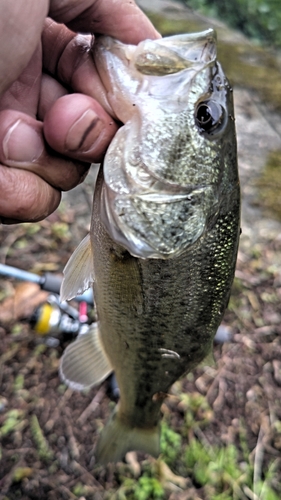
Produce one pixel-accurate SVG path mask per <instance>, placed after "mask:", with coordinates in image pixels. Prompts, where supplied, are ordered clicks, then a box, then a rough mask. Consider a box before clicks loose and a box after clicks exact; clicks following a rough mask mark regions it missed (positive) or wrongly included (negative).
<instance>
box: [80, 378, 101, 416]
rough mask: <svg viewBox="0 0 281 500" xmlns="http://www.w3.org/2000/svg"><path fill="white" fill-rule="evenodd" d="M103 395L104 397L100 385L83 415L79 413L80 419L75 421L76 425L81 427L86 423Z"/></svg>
mask: <svg viewBox="0 0 281 500" xmlns="http://www.w3.org/2000/svg"><path fill="white" fill-rule="evenodd" d="M104 395H105V386H104V385H102V386H101V388H100V389H99V390H98V392H97V394H96V395H95V397H94V399H93V400H92V401H91V403H90V404H89V405H88V406H87V408H86V409H85V410H84V411H83V413H81V415H80V417H79V418H78V420H77V423H78V424H80V425H83V424H84V423H85V422H86V420H87V419H88V418H89V416H90V415H91V413H93V411H95V409H96V408H97V407H98V406H99V404H100V402H101V400H102V398H103V397H104Z"/></svg>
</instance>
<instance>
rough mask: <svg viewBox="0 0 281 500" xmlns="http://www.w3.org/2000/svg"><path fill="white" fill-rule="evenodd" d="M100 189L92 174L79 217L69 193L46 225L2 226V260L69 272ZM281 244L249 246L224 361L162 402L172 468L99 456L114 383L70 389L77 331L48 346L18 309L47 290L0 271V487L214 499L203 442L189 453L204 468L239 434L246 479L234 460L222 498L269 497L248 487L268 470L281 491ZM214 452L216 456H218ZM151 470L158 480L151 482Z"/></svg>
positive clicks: (19, 491) (35, 493)
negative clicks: (68, 355)
mask: <svg viewBox="0 0 281 500" xmlns="http://www.w3.org/2000/svg"><path fill="white" fill-rule="evenodd" d="M90 189H91V187H90V182H89V183H88V184H86V185H85V186H84V188H83V191H82V193H80V195H81V198H80V201H81V203H80V205H78V208H79V207H80V208H79V210H78V212H77V214H78V215H77V217H74V213H73V210H72V208H71V207H69V206H68V202H67V201H66V202H64V204H63V205H62V206H61V208H60V209H59V210H58V211H57V212H56V213H55V214H54V215H52V216H50V217H49V218H48V219H47V220H46V221H44V222H42V223H40V224H35V225H32V224H28V225H19V226H16V227H8V226H7V227H5V226H2V228H1V241H2V242H3V244H2V248H1V260H2V262H3V260H4V258H6V263H7V264H9V265H13V266H18V267H20V268H23V269H28V270H30V271H36V272H38V271H41V272H44V271H46V270H49V271H53V272H56V271H57V272H59V271H61V269H62V267H63V265H64V264H65V262H66V261H67V258H68V256H69V255H70V253H71V251H72V250H73V247H74V246H75V244H76V243H77V242H78V239H79V238H80V237H82V236H83V229H82V225H83V221H86V226H87V217H88V216H86V212H88V211H89V210H88V204H87V203H86V202H85V200H86V199H88V196H89V193H88V191H89V190H90ZM83 196H84V205H83V203H82V201H83ZM85 230H86V228H84V231H85ZM76 240H77V241H76ZM280 250H281V240H280V239H275V240H274V241H271V242H269V243H268V244H267V245H266V246H265V245H262V246H261V245H256V246H255V247H253V248H252V249H251V253H250V254H249V253H248V254H246V253H244V252H243V251H242V250H240V252H239V256H238V262H237V271H236V278H235V282H234V285H233V290H232V296H231V300H230V303H229V308H228V310H227V312H226V314H225V318H224V321H223V325H224V326H225V329H227V328H228V330H227V331H228V333H230V334H231V341H230V342H227V343H224V344H217V345H215V349H214V352H215V359H216V362H217V365H216V367H212V368H206V367H202V368H198V369H197V370H196V371H195V372H194V373H193V374H191V375H189V376H187V377H186V378H185V379H183V380H182V381H180V382H178V383H176V384H175V386H174V387H173V388H172V391H171V395H170V396H169V397H168V398H167V400H166V401H165V402H164V404H163V408H162V411H163V414H164V422H165V426H164V427H163V434H164V441H163V447H164V448H163V449H164V452H163V458H164V460H165V462H166V463H167V464H168V466H169V469H167V470H166V469H165V467H164V466H163V467H164V468H163V467H162V466H161V463H160V462H159V461H158V462H157V461H155V460H153V459H151V458H149V457H144V456H140V455H138V456H135V455H134V454H130V455H129V456H128V457H127V461H128V463H127V465H125V464H118V465H117V466H116V467H115V466H113V465H109V466H108V467H105V468H104V467H103V468H101V467H97V466H95V454H94V449H95V443H96V439H97V436H98V432H99V430H100V429H101V428H102V426H103V425H104V422H105V420H106V419H107V417H108V415H109V414H110V412H111V411H112V408H113V406H114V404H115V402H114V400H113V399H112V397H110V389H109V384H108V382H105V383H104V384H103V385H102V386H101V387H98V388H97V389H92V390H91V391H89V392H87V393H85V394H84V393H83V394H80V393H75V392H73V391H72V390H70V389H68V388H66V387H65V386H64V385H63V384H62V383H61V381H60V379H59V377H58V364H59V358H60V356H61V354H62V352H63V349H64V348H65V346H66V345H67V343H68V342H69V340H67V339H63V338H62V337H60V342H59V344H58V345H54V346H48V341H47V337H43V338H42V337H40V336H39V335H38V334H36V333H35V332H34V330H32V328H31V326H30V325H29V323H28V322H23V321H21V320H20V318H19V317H18V316H19V315H20V316H25V315H27V314H28V313H30V312H31V309H34V308H35V306H36V305H37V303H38V301H39V298H38V297H40V296H39V292H38V290H36V293H35V294H34V290H33V286H34V285H32V286H31V285H29V286H28V287H27V288H26V285H24V286H23V284H20V286H19V284H18V283H16V281H14V280H13V281H11V280H1V296H2V303H1V309H0V318H1V320H2V321H1V324H2V326H1V328H0V336H1V351H0V352H1V358H0V363H1V364H0V366H1V369H0V377H1V399H0V412H1V413H0V433H1V438H2V445H1V446H2V447H1V453H2V460H1V465H0V478H1V479H0V485H1V486H0V488H1V493H0V498H1V499H4V498H8V499H9V500H14V499H17V498H20V499H37V498H41V499H47V500H52V499H55V498H66V499H74V498H80V499H81V498H86V499H95V500H96V499H103V498H105V499H107V498H109V499H111V498H116V499H117V498H140V499H141V498H144V499H146V498H167V499H168V498H169V499H170V500H176V499H178V500H180V499H189V498H190V499H194V498H197V499H209V498H216V497H215V496H214V495H215V493H214V492H215V490H216V488H217V486H216V487H215V486H212V479H210V478H208V476H207V479H208V481H207V483H206V484H205V483H204V481H205V480H204V478H203V479H202V478H200V474H199V477H197V476H196V473H194V467H193V466H192V467H191V466H190V463H191V465H192V461H197V462H198V463H199V464H200V450H197V451H196V450H194V451H193V456H191V457H188V451H187V450H188V449H190V448H192V447H193V446H194V443H197V445H198V446H199V448H200V446H201V448H202V450H203V451H204V457H205V458H204V459H203V463H202V467H203V470H204V467H205V470H208V467H209V464H210V463H211V462H215V461H216V457H218V456H219V454H220V453H221V452H222V450H226V452H227V453H228V451H229V450H231V449H232V448H231V445H232V444H233V445H235V449H236V450H237V457H236V458H235V460H234V463H235V468H236V469H237V470H236V472H235V474H234V476H235V483H236V489H235V488H234V489H233V486H232V487H231V488H232V489H229V488H230V486H229V481H230V480H227V479H225V478H224V479H223V474H222V473H223V470H224V469H225V467H226V465H225V464H224V466H223V468H222V470H221V471H219V472H218V471H217V472H216V474H217V475H215V479H214V480H215V481H216V482H217V481H222V482H223V483H222V487H221V491H220V493H222V492H223V491H225V492H226V493H227V492H228V493H227V494H228V495H229V496H226V497H217V498H229V499H231V498H242V499H243V498H253V499H254V498H262V497H259V496H256V497H255V496H254V493H253V494H252V496H247V494H248V495H249V492H248V490H250V491H253V488H254V479H255V482H256V484H255V487H256V488H260V486H258V485H259V484H260V482H262V484H265V483H264V481H265V480H266V481H267V483H268V484H270V488H271V489H272V491H274V490H276V492H277V494H278V492H279V495H280V494H281V490H280V479H281V475H280V472H278V471H279V470H280V451H281V403H280V401H281V342H280V334H281V327H280V318H281V304H280V298H281V271H280V269H281V268H280V259H281V253H280ZM30 287H31V288H30ZM41 293H42V292H41ZM44 299H45V297H44V296H42V297H40V300H41V301H42V300H44ZM49 343H50V342H49ZM170 431H171V432H170ZM169 432H170V434H169ZM197 452H198V453H199V456H198V457H197V455H196V453H197ZM210 453H211V455H212V453H214V454H215V456H214V457H213V458H212V456H210V457H209V460H208V456H209V455H210ZM245 455H246V456H245ZM196 457H197V458H196ZM206 457H207V462H206V463H205V464H204V460H205V461H206ZM190 461H191V462H190ZM193 465H194V464H193ZM278 466H279V467H278ZM244 468H246V473H245V471H244ZM171 471H172V472H173V474H175V477H174V476H173V475H172V479H171V478H170V474H171ZM237 471H238V472H239V474H237ZM269 473H270V477H268V474H269ZM254 476H255V477H254ZM167 477H168V479H167ZM267 477H268V479H266V478H267ZM141 478H146V479H147V483H149V480H150V483H149V484H148V485H147V484H144V485H142V482H141V481H140V480H141ZM152 478H156V483H155V484H156V486H159V485H160V486H159V488H160V491H159V492H158V493H157V488H156V490H155V488H154V489H151V492H150V493H147V494H146V493H143V492H145V491H146V489H148V488H149V487H150V488H152V487H151V479H152ZM130 481H131V482H130ZM233 481H234V479H233ZM267 483H266V484H267ZM154 486H155V485H154ZM145 488H146V489H145ZM161 488H163V490H161ZM210 488H211V489H210ZM214 488H215V490H214ZM237 488H238V489H237ZM149 491H150V490H149ZM155 491H156V492H155ZM218 491H219V490H218ZM218 491H217V493H216V494H218ZM229 491H231V492H232V493H229ZM233 491H236V493H235V494H236V495H237V496H235V494H234V493H233ZM124 492H125V493H124ZM212 492H213V493H212ZM247 492H248V493H247ZM157 494H159V495H160V496H157ZM58 495H59V496H58ZM122 495H123V496H122ZM141 495H142V496H141ZM145 495H146V496H145ZM161 495H162V496H161ZM195 495H196V496H195ZM212 495H213V496H212ZM233 495H234V496H233ZM243 495H244V496H243ZM268 498H269V497H268ZM276 498H278V496H277V497H276Z"/></svg>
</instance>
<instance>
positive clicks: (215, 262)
mask: <svg viewBox="0 0 281 500" xmlns="http://www.w3.org/2000/svg"><path fill="white" fill-rule="evenodd" d="M229 156H230V157H231V156H232V153H231V152H230V155H229ZM233 160H234V155H233V159H232V158H230V162H231V161H233ZM230 167H231V165H230ZM231 170H232V173H231V175H230V178H231V177H233V178H232V179H231V182H233V191H231V192H230V193H229V196H228V197H227V198H225V199H224V200H222V203H221V206H220V210H219V214H218V216H217V218H216V220H212V221H210V226H209V227H208V229H207V230H206V231H205V232H204V234H203V235H202V236H201V238H200V239H199V240H198V241H197V242H196V243H195V244H194V245H193V246H192V247H191V248H190V249H189V250H187V251H185V252H184V253H183V254H182V255H181V256H180V257H176V258H174V259H169V260H158V259H138V258H135V257H132V256H131V255H130V254H129V252H128V251H126V250H125V249H124V248H123V247H121V246H120V245H117V244H116V243H115V242H114V241H113V240H112V239H111V238H110V237H109V235H108V233H107V231H106V230H105V228H104V226H103V225H102V224H101V222H100V217H99V193H100V190H101V185H102V173H101V175H100V178H99V180H98V183H97V188H96V193H95V202H94V210H93V221H92V232H91V234H92V241H93V246H94V268H95V284H94V294H95V300H96V306H97V311H98V316H99V322H100V329H101V335H102V341H103V345H104V347H105V350H106V352H107V354H108V357H109V359H110V360H111V363H112V366H113V368H114V371H115V374H116V378H117V382H118V385H119V388H120V394H121V399H120V402H119V408H118V415H119V418H120V419H121V421H122V422H123V423H124V424H126V425H127V426H129V427H140V428H151V427H154V426H156V425H157V422H158V421H159V418H160V407H161V404H162V402H163V397H164V396H165V395H166V393H167V392H168V390H169V388H170V387H171V385H172V384H173V383H174V382H175V381H176V380H177V379H178V378H179V377H181V376H182V375H184V374H185V373H188V372H190V371H191V370H192V369H193V368H194V367H196V366H197V365H198V364H199V363H200V362H201V361H202V360H203V359H204V358H205V357H206V356H207V354H208V352H209V351H210V349H211V348H212V342H213V338H214V335H215V333H216V330H217V328H218V326H219V324H220V321H221V319H222V316H223V314H224V311H225V308H226V306H227V303H228V300H229V294H230V288H231V284H232V281H233V276H234V271H235V263H236V254H237V247H238V239H239V231H240V222H239V220H240V218H239V213H240V192H239V185H238V179H237V174H236V179H235V175H233V170H235V169H233V166H232V168H231ZM225 181H226V182H229V176H228V175H226V179H225ZM161 349H168V350H171V351H175V352H176V353H177V354H178V355H179V357H172V358H169V357H163V351H161ZM164 352H165V351H164ZM158 396H159V397H158Z"/></svg>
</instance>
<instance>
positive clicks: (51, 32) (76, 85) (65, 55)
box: [42, 18, 115, 117]
mask: <svg viewBox="0 0 281 500" xmlns="http://www.w3.org/2000/svg"><path fill="white" fill-rule="evenodd" d="M42 45H43V67H44V69H45V71H47V72H48V73H51V75H53V76H54V77H55V79H58V80H60V81H61V82H62V83H63V84H64V85H66V86H67V87H69V88H71V89H73V90H74V91H75V92H81V93H83V94H87V95H89V96H91V97H93V98H94V99H95V100H97V101H98V102H99V103H100V104H101V105H102V107H103V108H104V109H105V110H106V111H107V113H109V114H110V115H111V116H113V117H114V116H115V115H114V113H113V111H112V109H111V106H110V105H109V103H108V101H107V95H106V91H105V88H104V86H103V84H102V82H101V80H100V77H99V75H98V73H97V71H96V68H95V65H94V62H93V58H92V56H91V46H92V37H91V36H90V35H76V34H75V33H73V32H72V31H70V30H69V29H68V28H67V27H66V26H63V25H61V24H58V23H56V22H55V21H53V20H52V19H50V18H47V19H46V21H45V24H44V30H43V33H42Z"/></svg>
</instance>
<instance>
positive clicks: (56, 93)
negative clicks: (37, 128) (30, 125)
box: [37, 73, 68, 121]
mask: <svg viewBox="0 0 281 500" xmlns="http://www.w3.org/2000/svg"><path fill="white" fill-rule="evenodd" d="M67 94H68V91H67V89H66V88H65V87H63V85H61V84H60V83H59V82H58V81H57V80H56V79H55V78H53V77H52V76H50V75H47V74H45V73H43V75H42V78H41V91H40V96H39V102H38V111H37V116H38V118H39V120H42V121H43V120H44V117H45V115H46V113H47V111H49V109H50V108H51V107H52V105H53V104H54V103H55V102H56V100H57V99H59V98H60V97H62V96H63V95H67Z"/></svg>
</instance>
